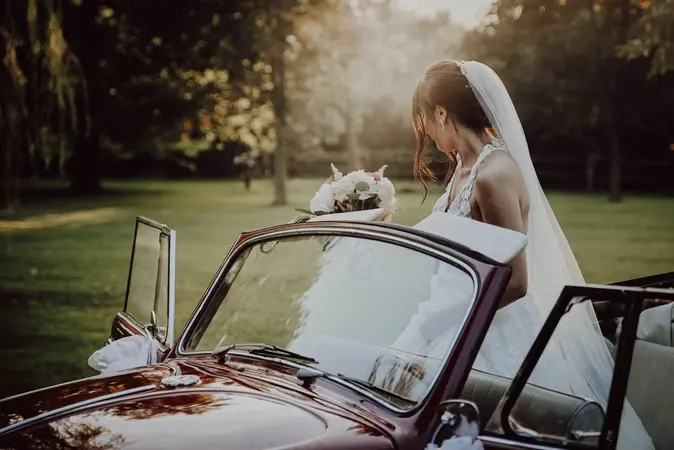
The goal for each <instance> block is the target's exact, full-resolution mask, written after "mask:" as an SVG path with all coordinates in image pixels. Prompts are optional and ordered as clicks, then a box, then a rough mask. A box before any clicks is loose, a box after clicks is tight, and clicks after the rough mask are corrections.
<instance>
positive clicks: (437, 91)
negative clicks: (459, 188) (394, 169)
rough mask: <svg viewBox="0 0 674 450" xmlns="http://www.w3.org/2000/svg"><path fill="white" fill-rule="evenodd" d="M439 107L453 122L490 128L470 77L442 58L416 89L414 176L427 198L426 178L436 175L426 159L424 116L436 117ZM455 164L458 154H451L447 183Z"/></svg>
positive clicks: (481, 130)
mask: <svg viewBox="0 0 674 450" xmlns="http://www.w3.org/2000/svg"><path fill="white" fill-rule="evenodd" d="M436 106H442V107H443V108H445V109H446V110H447V113H448V114H449V116H450V117H451V118H452V120H453V121H454V123H456V122H459V123H460V124H461V125H463V126H464V127H466V128H468V129H469V130H472V131H474V132H475V133H477V134H482V133H484V132H485V131H486V130H488V129H489V128H491V124H490V123H489V119H488V118H487V115H486V114H485V112H484V110H483V109H482V106H481V105H480V102H479V101H478V99H477V98H476V97H475V94H474V93H473V90H472V89H471V87H470V85H469V84H468V80H467V79H466V77H465V76H464V75H463V73H461V68H460V67H459V63H458V62H457V61H440V62H437V63H435V64H433V65H432V66H431V67H429V68H428V70H426V73H425V74H424V76H423V77H422V78H421V80H419V83H418V84H417V87H416V89H415V90H414V97H413V99H412V126H413V127H414V134H415V135H416V137H417V148H416V153H415V155H414V178H415V179H416V180H417V181H418V182H420V183H421V185H422V186H423V188H424V200H425V199H426V196H427V195H428V188H427V186H426V181H427V180H431V181H434V180H435V179H436V177H435V174H434V173H433V172H432V171H431V170H430V169H429V167H428V165H427V164H426V161H425V160H424V151H425V150H426V147H427V145H428V139H429V138H428V132H427V130H426V125H425V123H424V117H427V118H432V117H434V115H433V111H434V109H435V107H436ZM455 126H456V125H455ZM455 167H456V157H455V156H454V155H450V167H449V170H448V171H447V176H446V177H445V180H444V183H445V184H447V182H448V181H449V179H450V177H451V175H452V173H453V171H454V168H455Z"/></svg>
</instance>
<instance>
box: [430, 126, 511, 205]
mask: <svg viewBox="0 0 674 450" xmlns="http://www.w3.org/2000/svg"><path fill="white" fill-rule="evenodd" d="M496 150H502V151H505V152H507V151H508V149H507V148H506V146H505V145H504V144H503V142H502V141H501V140H500V139H494V140H492V141H491V142H490V143H488V144H487V145H485V146H484V148H483V149H482V152H481V153H480V155H479V156H478V157H477V160H476V161H475V164H473V168H472V169H471V171H470V175H468V180H466V182H465V183H464V184H463V186H461V189H459V192H458V193H457V194H456V197H455V198H454V200H453V201H452V203H451V204H450V203H449V196H450V195H451V191H452V187H453V186H454V180H455V179H456V174H457V173H458V172H459V171H460V170H461V167H462V164H461V159H460V158H458V165H457V166H456V170H455V171H454V175H452V179H451V180H450V181H449V183H448V184H447V189H446V190H445V193H444V194H442V196H441V197H440V198H439V199H438V201H437V202H436V203H435V205H434V206H433V212H447V213H450V214H455V215H457V216H461V217H470V216H471V211H470V200H471V199H472V198H473V187H474V186H475V178H476V177H477V170H478V168H479V166H480V164H482V162H483V161H484V160H485V159H487V157H488V156H489V155H491V154H492V153H493V152H494V151H496Z"/></svg>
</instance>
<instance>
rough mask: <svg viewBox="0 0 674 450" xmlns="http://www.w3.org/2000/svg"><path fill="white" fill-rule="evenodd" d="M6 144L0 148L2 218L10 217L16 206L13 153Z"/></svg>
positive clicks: (0, 211)
mask: <svg viewBox="0 0 674 450" xmlns="http://www.w3.org/2000/svg"><path fill="white" fill-rule="evenodd" d="M5 143H6V142H5ZM5 143H3V145H2V148H0V217H7V216H10V215H11V214H12V212H13V206H14V205H13V202H14V193H13V190H12V187H13V186H12V152H11V150H10V149H9V147H8V146H6V145H4V144H5Z"/></svg>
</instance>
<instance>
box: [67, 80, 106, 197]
mask: <svg viewBox="0 0 674 450" xmlns="http://www.w3.org/2000/svg"><path fill="white" fill-rule="evenodd" d="M82 89H85V87H82ZM84 95H85V93H84V92H80V93H79V94H78V96H77V97H78V104H77V110H76V111H77V116H78V117H77V130H76V133H75V136H73V138H72V146H73V154H72V156H71V157H70V160H69V161H68V164H67V167H66V176H67V178H68V181H69V182H70V188H71V189H72V190H73V191H74V192H75V193H78V194H85V195H86V194H96V193H99V192H102V191H103V187H102V186H101V172H100V154H101V147H100V136H99V134H98V128H97V127H96V123H95V121H93V120H90V117H91V116H90V111H91V112H92V113H93V111H95V110H96V109H95V108H96V103H95V101H96V99H95V98H94V96H92V97H91V99H90V100H89V102H87V101H86V98H85V97H84ZM92 115H93V114H92ZM94 117H96V116H94Z"/></svg>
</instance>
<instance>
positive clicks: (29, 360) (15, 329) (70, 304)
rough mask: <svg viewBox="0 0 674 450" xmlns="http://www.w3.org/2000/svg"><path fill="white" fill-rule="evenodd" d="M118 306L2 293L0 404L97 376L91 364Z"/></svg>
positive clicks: (95, 298) (90, 298)
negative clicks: (64, 383)
mask: <svg viewBox="0 0 674 450" xmlns="http://www.w3.org/2000/svg"><path fill="white" fill-rule="evenodd" d="M96 303H98V305H96ZM116 303H117V302H116V301H115V299H113V298H104V299H101V295H100V294H87V295H84V294H76V295H75V294H73V295H66V294H64V293H63V292H50V291H22V292H16V291H0V360H1V361H3V375H2V379H3V383H0V398H4V397H7V396H10V395H15V394H19V393H22V392H27V391H31V390H34V389H39V388H42V387H46V386H51V385H54V384H58V383H63V382H66V381H70V380H75V379H79V378H84V377H88V376H92V375H95V374H96V373H97V372H95V371H94V370H92V369H91V368H89V366H88V365H87V359H88V357H89V355H91V353H93V352H94V351H95V350H97V349H98V348H99V347H101V346H102V345H103V342H104V341H105V339H106V338H107V335H108V333H109V331H110V323H111V320H112V315H113V314H114V311H115V310H116V307H115V306H118V305H116Z"/></svg>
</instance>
